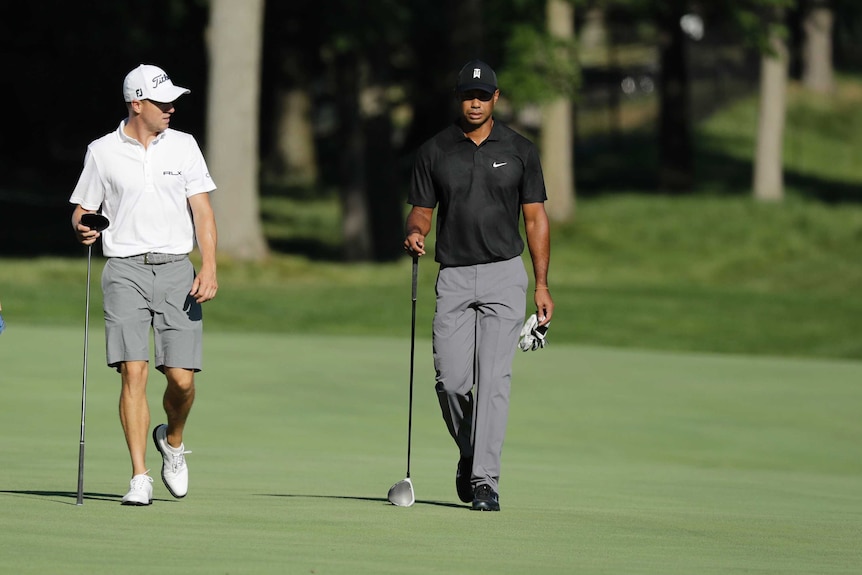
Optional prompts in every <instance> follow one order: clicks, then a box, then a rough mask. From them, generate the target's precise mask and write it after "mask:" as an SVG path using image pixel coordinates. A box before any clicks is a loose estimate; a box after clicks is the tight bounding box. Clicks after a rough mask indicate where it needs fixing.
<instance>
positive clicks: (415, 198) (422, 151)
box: [407, 145, 437, 208]
mask: <svg viewBox="0 0 862 575" xmlns="http://www.w3.org/2000/svg"><path fill="white" fill-rule="evenodd" d="M433 166H434V162H433V159H432V155H431V153H430V150H429V149H428V146H427V145H425V146H422V147H421V148H419V151H418V152H417V154H416V161H415V162H414V163H413V177H412V180H411V182H410V192H409V193H408V194H407V203H408V204H411V205H414V206H418V207H420V208H434V207H436V206H437V192H436V190H435V189H434V178H433V177H432V171H433Z"/></svg>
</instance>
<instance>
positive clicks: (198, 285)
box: [189, 267, 218, 303]
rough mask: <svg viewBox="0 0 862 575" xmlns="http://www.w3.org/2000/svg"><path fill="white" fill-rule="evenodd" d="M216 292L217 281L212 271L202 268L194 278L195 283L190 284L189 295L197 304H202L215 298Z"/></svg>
mask: <svg viewBox="0 0 862 575" xmlns="http://www.w3.org/2000/svg"><path fill="white" fill-rule="evenodd" d="M217 291H218V281H217V280H216V274H215V271H214V270H211V269H210V268H206V267H202V268H201V271H200V273H199V274H197V275H196V276H195V281H194V282H192V291H190V292H189V295H191V296H192V297H194V298H195V301H196V302H198V303H204V302H205V301H209V300H211V299H213V298H214V297H215V296H216V292H217Z"/></svg>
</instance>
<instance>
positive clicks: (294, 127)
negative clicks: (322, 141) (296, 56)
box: [275, 88, 317, 186]
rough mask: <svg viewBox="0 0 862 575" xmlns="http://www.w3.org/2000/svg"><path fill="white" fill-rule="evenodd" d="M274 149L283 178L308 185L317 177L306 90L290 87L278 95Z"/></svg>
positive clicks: (315, 152) (308, 95) (309, 99)
mask: <svg viewBox="0 0 862 575" xmlns="http://www.w3.org/2000/svg"><path fill="white" fill-rule="evenodd" d="M278 98H279V105H278V110H277V112H278V121H277V125H278V132H277V133H276V134H275V138H276V146H275V148H276V151H277V156H278V158H279V164H280V167H281V168H282V170H281V171H282V174H281V175H282V176H284V179H285V180H286V181H287V182H289V183H291V184H295V185H301V186H311V185H314V183H315V182H316V181H317V151H316V148H315V145H314V127H313V125H312V121H311V114H312V109H311V108H312V101H311V95H310V94H309V93H308V91H307V90H304V89H301V88H292V89H288V90H283V91H281V92H280V93H279V95H278Z"/></svg>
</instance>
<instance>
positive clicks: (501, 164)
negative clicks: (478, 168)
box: [491, 162, 509, 168]
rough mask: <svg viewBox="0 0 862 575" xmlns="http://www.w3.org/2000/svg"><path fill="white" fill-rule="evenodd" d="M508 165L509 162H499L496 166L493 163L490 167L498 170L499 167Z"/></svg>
mask: <svg viewBox="0 0 862 575" xmlns="http://www.w3.org/2000/svg"><path fill="white" fill-rule="evenodd" d="M508 163H509V162H500V163H499V164H498V163H497V162H494V163H493V164H491V165H492V166H493V167H495V168H499V167H500V166H505V165H506V164H508Z"/></svg>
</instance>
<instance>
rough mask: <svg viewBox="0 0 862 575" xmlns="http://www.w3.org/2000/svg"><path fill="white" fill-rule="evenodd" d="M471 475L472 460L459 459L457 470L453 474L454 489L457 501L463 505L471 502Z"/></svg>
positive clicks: (467, 458)
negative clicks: (456, 493)
mask: <svg viewBox="0 0 862 575" xmlns="http://www.w3.org/2000/svg"><path fill="white" fill-rule="evenodd" d="M472 474H473V458H472V457H463V456H462V457H461V459H459V460H458V470H457V471H456V472H455V489H456V490H457V491H458V499H460V500H461V501H463V502H464V503H470V502H471V501H473V485H472V484H471V483H470V476H471V475H472Z"/></svg>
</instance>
